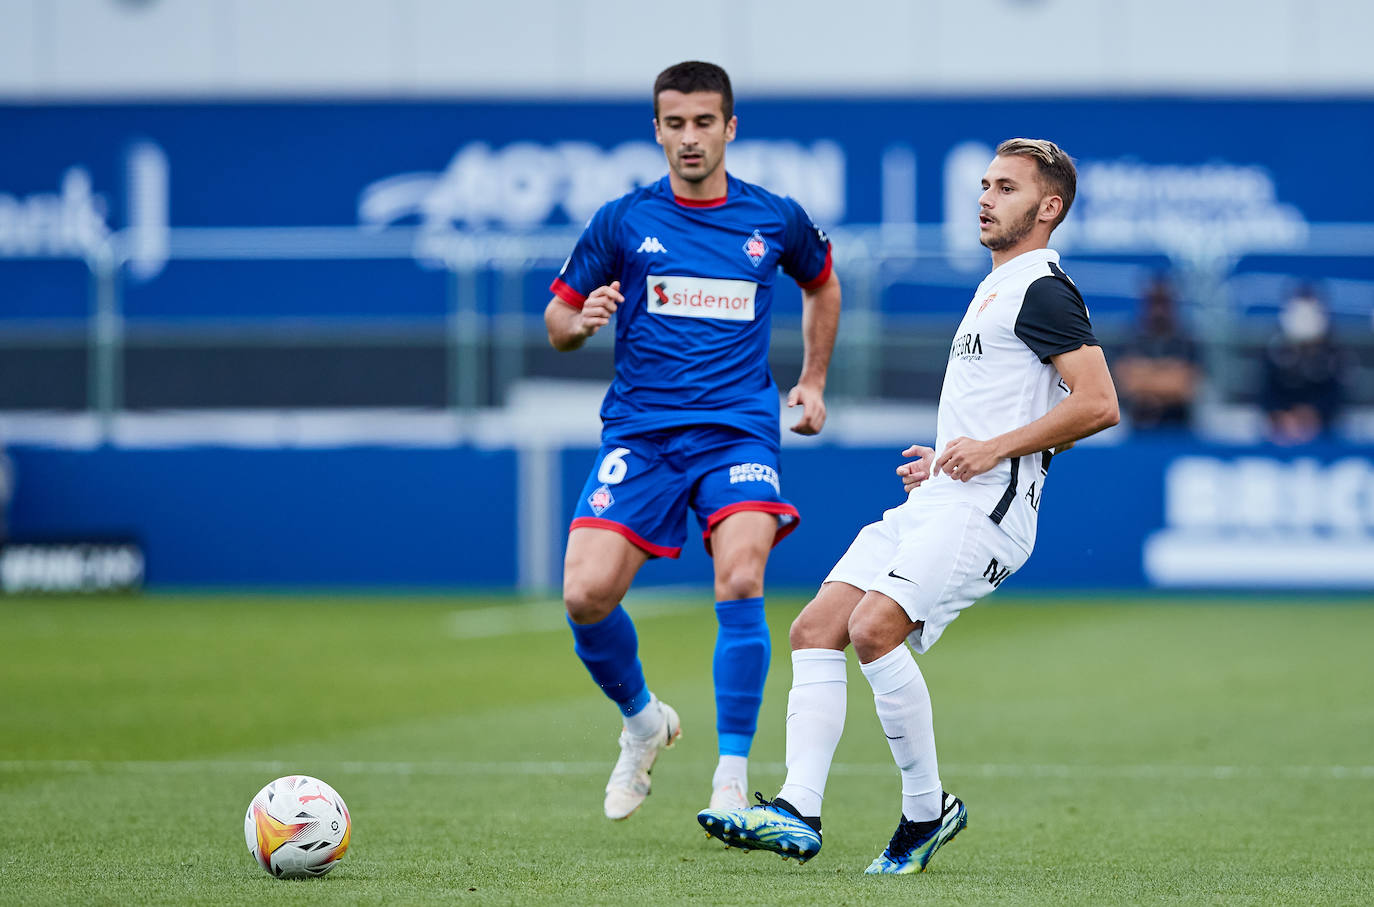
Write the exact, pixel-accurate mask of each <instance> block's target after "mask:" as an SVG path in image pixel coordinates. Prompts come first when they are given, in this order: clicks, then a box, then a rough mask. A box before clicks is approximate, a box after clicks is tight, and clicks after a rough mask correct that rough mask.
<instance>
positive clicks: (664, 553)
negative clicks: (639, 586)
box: [568, 516, 682, 557]
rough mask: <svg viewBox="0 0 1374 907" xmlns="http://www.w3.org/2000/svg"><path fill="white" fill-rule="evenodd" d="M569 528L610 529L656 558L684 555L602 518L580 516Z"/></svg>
mask: <svg viewBox="0 0 1374 907" xmlns="http://www.w3.org/2000/svg"><path fill="white" fill-rule="evenodd" d="M568 528H569V529H570V530H572V529H608V530H610V531H611V532H618V533H620V534H621V535H623V536H625V538H627V539H629V540H630V541H631V542H633V543H634V546H635V547H636V548H639V549H642V550H644V551H647V552H648V553H649V554H651V555H653V556H654V557H677V556H678V555H679V554H681V553H682V549H681V548H668V547H666V546H664V545H655V544H654V543H653V542H651V541H648V540H647V539H645V538H642V537H641V536H639V535H638V534H637V533H636V532H635V531H634V530H632V529H630V527H628V526H625V525H622V524H620V523H615V522H612V521H611V520H603V519H601V518H600V517H594V516H580V517H578V518H577V519H575V520H573V521H572V525H571V526H569V527H568Z"/></svg>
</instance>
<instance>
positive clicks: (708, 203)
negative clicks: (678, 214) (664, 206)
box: [673, 194, 730, 208]
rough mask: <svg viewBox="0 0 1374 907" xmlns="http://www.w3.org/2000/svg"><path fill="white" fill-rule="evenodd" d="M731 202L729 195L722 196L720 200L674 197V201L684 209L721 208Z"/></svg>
mask: <svg viewBox="0 0 1374 907" xmlns="http://www.w3.org/2000/svg"><path fill="white" fill-rule="evenodd" d="M729 200H730V197H729V196H728V195H722V196H721V197H720V198H683V197H682V196H680V195H676V194H675V195H673V201H675V202H677V203H678V204H679V205H681V206H682V207H684V208H719V207H720V206H721V205H723V204H725V203H726V202H727V201H729Z"/></svg>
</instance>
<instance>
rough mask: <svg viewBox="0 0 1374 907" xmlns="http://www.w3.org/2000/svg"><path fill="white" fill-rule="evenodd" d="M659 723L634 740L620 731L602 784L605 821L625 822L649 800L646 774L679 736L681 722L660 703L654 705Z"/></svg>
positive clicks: (671, 708)
mask: <svg viewBox="0 0 1374 907" xmlns="http://www.w3.org/2000/svg"><path fill="white" fill-rule="evenodd" d="M655 704H656V705H657V706H658V710H659V712H660V713H661V714H662V716H663V723H662V724H661V725H660V726H659V728H658V730H656V731H655V732H654V733H652V734H650V735H649V736H648V737H636V736H634V735H633V734H631V733H630V732H629V731H628V730H626V729H625V728H621V730H620V758H619V759H617V760H616V762H615V768H614V769H612V770H611V780H610V781H608V782H606V818H608V819H628V818H629V817H630V816H631V815H632V814H633V813H634V811H635V810H637V809H639V807H640V805H641V804H642V803H643V802H644V798H645V797H647V796H649V785H650V780H649V773H650V772H652V771H653V769H654V762H655V761H656V760H657V759H658V754H659V753H661V752H663V751H664V750H666V749H668V748H669V747H670V746H672V745H673V744H674V743H676V742H677V738H679V737H681V736H682V722H681V721H679V720H678V717H677V712H675V711H674V710H673V707H672V706H670V705H668V704H667V703H664V702H657V701H655Z"/></svg>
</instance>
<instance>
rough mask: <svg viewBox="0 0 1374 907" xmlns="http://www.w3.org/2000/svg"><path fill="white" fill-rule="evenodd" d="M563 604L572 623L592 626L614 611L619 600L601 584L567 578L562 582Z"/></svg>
mask: <svg viewBox="0 0 1374 907" xmlns="http://www.w3.org/2000/svg"><path fill="white" fill-rule="evenodd" d="M563 604H564V606H565V607H566V608H567V609H568V617H570V618H572V622H573V623H575V624H594V623H596V622H597V621H599V620H603V619H604V618H605V617H606V615H608V614H610V613H611V612H612V611H614V610H615V606H616V605H618V604H620V598H619V596H617V595H615V594H613V593H611V592H610V591H609V590H607V589H606V588H605V587H604V585H603V584H601V583H597V582H595V581H593V580H588V579H585V578H581V577H574V576H569V577H566V578H565V579H564V581H563Z"/></svg>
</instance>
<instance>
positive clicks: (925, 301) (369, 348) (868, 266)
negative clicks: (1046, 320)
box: [0, 224, 1374, 425]
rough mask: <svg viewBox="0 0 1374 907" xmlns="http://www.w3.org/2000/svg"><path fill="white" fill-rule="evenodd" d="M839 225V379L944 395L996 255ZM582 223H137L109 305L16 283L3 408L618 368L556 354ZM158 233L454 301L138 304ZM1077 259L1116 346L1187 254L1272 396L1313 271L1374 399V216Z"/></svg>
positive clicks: (1206, 324)
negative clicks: (134, 287)
mask: <svg viewBox="0 0 1374 907" xmlns="http://www.w3.org/2000/svg"><path fill="white" fill-rule="evenodd" d="M832 235H833V237H834V240H835V266H836V269H837V271H838V273H839V274H840V275H841V279H842V282H843V284H844V300H845V310H844V315H843V320H842V335H841V342H840V343H839V345H838V347H837V350H836V354H835V358H834V362H833V364H832V372H831V381H830V387H829V394H830V395H831V396H832V398H834V399H836V400H859V399H863V400H872V399H875V398H876V399H887V400H899V401H900V400H904V401H929V400H932V399H934V397H935V396H936V395H937V394H938V391H939V382H940V377H941V375H942V373H943V369H944V363H945V359H946V355H945V354H946V352H947V345H948V336H949V334H950V332H951V330H952V327H953V325H954V323H955V322H956V321H957V319H958V317H959V316H958V308H959V307H960V306H961V305H962V300H966V299H967V297H968V294H969V293H970V292H971V290H972V288H973V287H974V286H975V285H976V284H977V283H978V281H979V280H980V279H981V278H982V276H983V275H984V274H985V273H986V270H987V266H988V265H987V254H986V252H985V251H983V250H981V249H979V248H977V247H976V246H975V247H974V248H972V249H967V248H955V249H952V248H951V245H950V239H949V237H948V236H947V235H946V234H945V231H944V229H943V228H942V227H939V226H895V227H893V226H872V227H850V228H844V229H838V230H835V231H833V233H832ZM575 239H576V232H575V231H568V230H566V229H560V230H546V231H539V232H530V233H521V234H498V233H461V232H454V231H450V232H442V233H436V232H432V231H424V230H419V229H403V228H392V229H385V230H369V229H365V228H355V227H321V228H171V229H168V230H166V231H165V233H163V234H159V235H158V236H156V237H151V238H150V237H149V236H146V235H140V234H138V233H136V232H134V231H128V230H126V231H122V232H118V233H115V234H112V235H111V236H109V237H108V238H106V239H105V241H104V242H103V243H101V244H100V245H99V246H98V247H96V248H93V249H91V250H90V251H89V253H88V254H87V256H86V257H85V258H84V259H68V260H66V266H70V267H74V268H75V267H82V266H84V267H85V268H86V269H87V271H88V275H89V276H88V281H87V285H88V287H89V291H88V292H89V306H88V310H87V311H86V312H85V313H84V314H83V315H82V316H81V317H75V318H72V317H69V318H42V317H39V318H33V317H29V318H23V319H20V318H16V317H6V315H7V314H8V313H6V312H5V309H4V305H3V297H2V296H0V410H7V411H9V412H11V413H14V412H34V411H54V410H56V411H66V412H85V413H87V414H93V415H95V416H96V417H97V418H98V419H99V420H100V421H101V422H102V424H105V425H108V424H109V420H111V419H112V418H113V417H114V416H115V414H116V413H119V412H122V411H129V410H165V409H176V410H206V409H210V410H215V409H227V408H274V409H293V408H295V409H309V408H321V407H323V408H333V407H380V408H420V409H434V408H440V409H450V410H455V411H460V412H470V411H474V410H479V409H483V408H489V407H499V406H501V405H503V404H504V403H505V402H506V401H507V400H508V398H509V395H510V394H511V392H512V389H513V388H515V387H517V386H518V384H519V383H520V382H521V381H523V380H526V379H530V378H554V379H564V380H587V381H601V382H605V381H606V380H607V379H608V378H609V375H610V370H611V363H610V356H611V341H610V336H609V333H610V332H603V333H602V334H601V335H598V336H597V337H596V338H594V339H593V341H592V342H590V343H589V344H588V345H587V347H586V348H585V349H584V350H583V351H582V352H580V353H579V354H578V355H574V356H564V355H560V354H557V353H555V352H553V351H552V350H551V349H549V347H548V344H547V340H546V338H545V335H544V328H543V321H542V317H541V312H542V309H543V306H544V303H545V302H546V301H547V300H548V298H549V295H548V293H547V289H546V288H547V284H548V280H549V278H551V277H552V276H553V275H554V274H555V273H556V272H557V269H558V268H559V266H560V265H561V263H562V262H563V260H564V258H565V256H566V255H567V253H568V251H569V250H570V249H571V248H572V245H573V242H574V241H575ZM150 241H155V242H157V243H160V244H163V245H164V248H163V250H162V251H163V252H164V253H165V256H166V258H167V260H168V261H170V262H174V263H175V262H198V263H202V264H210V265H211V266H212V267H213V269H214V270H212V271H208V272H206V273H208V274H210V275H211V276H210V277H209V278H207V279H210V280H213V279H215V278H214V275H215V274H221V273H222V274H229V273H231V272H232V271H233V269H236V268H244V267H250V266H252V265H253V264H254V263H264V262H281V261H288V262H297V263H308V266H309V267H311V268H318V269H321V273H324V272H326V271H327V270H328V269H331V268H338V267H342V266H344V265H349V266H356V265H358V264H359V263H368V262H392V263H395V262H401V263H405V262H407V261H409V262H414V266H415V267H416V268H425V269H430V270H432V271H433V272H434V273H435V274H436V275H438V278H439V279H438V280H437V281H436V285H437V286H441V287H442V290H438V291H436V292H437V293H439V294H442V296H443V298H442V300H439V299H436V300H433V305H432V306H430V307H429V314H424V315H418V316H417V315H411V316H406V317H400V316H390V315H387V314H385V312H384V311H381V310H383V309H384V306H380V305H379V306H375V307H373V308H374V310H376V311H379V312H381V313H380V314H374V315H369V316H365V317H362V316H344V315H338V316H334V315H330V316H327V317H286V316H282V317H276V316H263V315H261V314H259V315H256V316H252V317H235V316H232V315H230V316H227V317H226V316H225V315H224V314H223V313H221V314H218V315H215V316H213V317H203V316H199V315H197V314H196V307H195V305H194V300H193V298H190V297H193V296H194V291H193V290H192V291H189V292H188V299H187V303H186V305H185V310H184V311H181V312H177V313H176V314H175V315H174V316H168V315H167V314H165V313H164V314H162V315H160V316H147V315H139V316H133V317H131V316H130V314H129V313H128V312H127V311H126V307H125V305H124V302H123V300H124V296H125V293H126V291H127V289H128V287H129V286H130V282H131V281H137V280H138V279H139V278H138V277H135V276H133V275H131V273H130V268H129V267H128V263H129V261H130V260H131V259H132V257H133V255H134V253H135V252H136V251H137V250H138V249H139V248H140V244H146V243H148V242H150ZM1064 257H1065V261H1066V267H1067V269H1068V270H1069V272H1070V273H1071V274H1073V276H1074V277H1075V278H1076V280H1077V282H1078V283H1079V285H1080V286H1081V287H1083V288H1084V291H1085V295H1086V296H1087V298H1088V300H1089V304H1090V306H1091V307H1092V309H1093V315H1094V323H1095V325H1096V327H1097V329H1098V331H1099V334H1100V336H1101V338H1102V339H1103V340H1104V342H1105V343H1106V344H1107V346H1108V349H1109V353H1110V351H1111V348H1112V347H1113V346H1114V345H1116V344H1120V343H1122V342H1125V341H1126V340H1128V339H1129V338H1130V336H1131V334H1132V331H1133V330H1134V325H1135V305H1136V300H1137V297H1138V295H1139V293H1140V291H1141V289H1142V287H1143V286H1144V284H1145V283H1146V281H1147V280H1148V279H1149V278H1150V276H1151V275H1152V274H1154V273H1156V272H1159V271H1167V272H1168V273H1169V274H1170V275H1171V276H1172V279H1173V280H1174V281H1175V282H1176V284H1177V285H1178V287H1179V289H1180V291H1181V298H1182V300H1183V301H1184V304H1185V314H1186V315H1187V321H1188V323H1189V324H1190V325H1191V326H1192V328H1193V329H1194V333H1195V335H1196V338H1197V340H1198V342H1199V346H1200V348H1201V350H1202V352H1203V361H1204V363H1205V371H1206V376H1207V381H1206V385H1207V391H1206V394H1205V398H1206V401H1207V402H1208V403H1209V404H1211V405H1213V406H1214V407H1225V406H1230V405H1236V404H1240V405H1243V404H1245V403H1246V402H1247V401H1249V400H1251V399H1252V398H1253V390H1254V388H1253V384H1254V380H1255V378H1254V376H1255V373H1256V369H1257V365H1256V363H1257V355H1258V351H1259V350H1261V349H1262V347H1263V344H1264V342H1265V339H1266V336H1267V334H1268V333H1269V332H1270V331H1271V330H1272V323H1273V318H1272V315H1273V314H1274V310H1275V308H1276V306H1277V304H1278V302H1279V299H1280V297H1281V296H1282V294H1283V293H1284V292H1286V291H1288V290H1289V289H1291V287H1292V286H1293V285H1295V284H1297V283H1299V282H1303V281H1309V280H1318V281H1322V282H1323V283H1324V284H1325V285H1326V286H1327V288H1328V289H1329V291H1330V292H1329V297H1330V301H1331V308H1332V310H1333V313H1334V314H1335V315H1336V316H1337V318H1338V320H1339V324H1340V325H1341V339H1342V342H1343V343H1344V344H1345V345H1347V346H1348V348H1349V349H1350V351H1351V353H1352V357H1353V359H1354V361H1355V363H1356V366H1355V370H1354V373H1353V376H1352V377H1353V381H1352V392H1353V402H1354V403H1355V404H1356V405H1357V406H1364V407H1370V406H1374V324H1372V323H1371V312H1374V225H1371V224H1325V225H1312V226H1311V227H1310V228H1309V229H1308V231H1307V233H1306V236H1305V238H1304V240H1303V241H1302V242H1301V243H1300V244H1298V245H1292V244H1289V245H1285V246H1283V247H1276V248H1249V249H1246V250H1244V251H1243V252H1238V251H1237V250H1234V249H1228V248H1225V247H1224V246H1223V245H1222V244H1221V243H1220V242H1216V243H1212V242H1208V241H1207V239H1206V237H1199V238H1197V242H1196V243H1194V244H1192V245H1190V246H1189V247H1188V248H1175V249H1163V248H1139V249H1132V250H1128V251H1126V252H1123V251H1122V250H1120V249H1110V250H1102V249H1094V248H1092V247H1090V246H1082V245H1077V246H1070V247H1069V248H1067V249H1065V250H1064ZM16 261H32V259H15V258H11V259H10V260H9V261H6V260H5V259H0V276H3V275H4V273H5V269H6V268H7V267H9V266H10V264H11V263H13V262H16ZM57 261H62V260H60V259H58V260H57ZM2 283H3V282H0V285H2ZM784 283H786V282H784ZM800 336H801V328H800V310H799V307H796V306H791V307H787V306H783V307H781V311H780V312H779V313H778V314H776V315H775V343H774V357H773V364H774V367H775V370H776V372H777V374H778V377H779V382H780V383H785V382H786V381H788V380H789V379H790V378H791V377H792V376H793V375H795V373H796V369H797V368H798V367H799V365H800V354H801V343H800Z"/></svg>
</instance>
